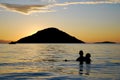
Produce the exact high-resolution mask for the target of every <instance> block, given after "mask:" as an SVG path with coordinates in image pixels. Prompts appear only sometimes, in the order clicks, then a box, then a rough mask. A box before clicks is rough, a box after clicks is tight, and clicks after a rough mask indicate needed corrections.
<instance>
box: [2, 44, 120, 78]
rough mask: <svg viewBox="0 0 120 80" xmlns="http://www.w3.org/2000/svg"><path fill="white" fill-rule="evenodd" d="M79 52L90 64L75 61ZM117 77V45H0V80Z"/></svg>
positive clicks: (119, 61)
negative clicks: (88, 59) (81, 51)
mask: <svg viewBox="0 0 120 80" xmlns="http://www.w3.org/2000/svg"><path fill="white" fill-rule="evenodd" d="M79 50H83V51H84V53H85V54H86V53H88V52H89V53H91V55H92V57H91V59H92V64H91V65H86V64H84V65H83V66H81V65H79V62H76V61H75V60H76V58H77V57H79V54H78V53H79ZM65 59H67V60H68V61H67V62H65V61H64V60H65ZM81 69H82V70H81ZM87 73H88V74H87ZM119 76H120V44H15V45H12V44H11V45H10V44H0V80H101V79H102V80H120V77H119Z"/></svg>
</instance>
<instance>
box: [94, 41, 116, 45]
mask: <svg viewBox="0 0 120 80" xmlns="http://www.w3.org/2000/svg"><path fill="white" fill-rule="evenodd" d="M95 44H116V42H111V41H103V42H95Z"/></svg>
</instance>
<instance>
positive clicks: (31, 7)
mask: <svg viewBox="0 0 120 80" xmlns="http://www.w3.org/2000/svg"><path fill="white" fill-rule="evenodd" d="M116 3H120V0H94V1H83V2H82V1H78V2H75V1H70V2H61V3H60V2H57V0H48V3H47V4H11V3H0V7H1V8H4V9H7V10H10V11H14V12H19V13H23V14H30V13H32V12H54V11H55V10H52V9H51V8H53V7H56V6H63V7H64V6H68V5H76V4H116Z"/></svg>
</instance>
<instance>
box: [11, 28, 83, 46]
mask: <svg viewBox="0 0 120 80" xmlns="http://www.w3.org/2000/svg"><path fill="white" fill-rule="evenodd" d="M11 43H13V44H14V43H84V42H83V41H81V40H79V39H77V38H75V37H73V36H70V35H69V34H67V33H65V32H63V31H61V30H59V29H57V28H53V27H51V28H47V29H44V30H41V31H38V32H37V33H35V34H33V35H31V36H27V37H24V38H21V39H19V40H18V41H16V42H11Z"/></svg>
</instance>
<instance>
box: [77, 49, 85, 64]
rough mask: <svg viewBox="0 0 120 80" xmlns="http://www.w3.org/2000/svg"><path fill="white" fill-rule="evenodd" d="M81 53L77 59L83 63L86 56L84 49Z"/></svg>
mask: <svg viewBox="0 0 120 80" xmlns="http://www.w3.org/2000/svg"><path fill="white" fill-rule="evenodd" d="M79 55H80V57H78V58H77V59H76V61H79V62H80V64H83V62H84V56H83V51H82V50H81V51H80V52H79Z"/></svg>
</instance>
